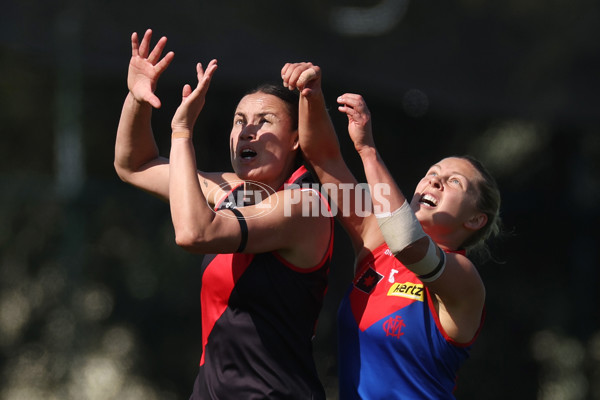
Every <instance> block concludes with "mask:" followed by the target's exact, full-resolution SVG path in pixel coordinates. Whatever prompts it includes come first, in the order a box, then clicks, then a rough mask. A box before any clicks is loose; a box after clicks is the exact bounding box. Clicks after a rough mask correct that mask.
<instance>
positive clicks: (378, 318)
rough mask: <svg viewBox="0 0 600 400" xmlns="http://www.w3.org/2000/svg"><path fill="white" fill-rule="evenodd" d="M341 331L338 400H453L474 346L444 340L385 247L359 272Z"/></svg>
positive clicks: (426, 300)
mask: <svg viewBox="0 0 600 400" xmlns="http://www.w3.org/2000/svg"><path fill="white" fill-rule="evenodd" d="M482 321H483V316H482ZM338 329H339V338H338V340H339V342H338V343H339V380H340V400H349V399H352V400H353V399H361V400H372V399H402V400H405V399H407V400H425V399H432V400H444V399H454V395H453V391H454V388H455V385H456V374H457V371H458V369H459V368H460V366H461V364H462V363H463V362H464V361H465V360H466V359H467V358H468V357H469V350H470V347H471V345H472V343H473V341H474V340H475V338H474V339H473V341H471V342H470V343H456V342H455V341H453V340H452V339H451V338H449V337H448V336H447V335H446V333H445V332H444V330H443V328H442V327H441V325H440V321H439V318H438V315H437V313H436V311H435V308H434V306H433V303H432V300H431V295H430V293H429V292H428V290H427V288H426V287H424V286H423V283H421V281H420V280H419V279H418V278H417V277H416V276H415V274H413V273H412V272H410V271H409V270H408V269H407V268H406V267H404V265H402V263H400V262H399V261H398V260H397V259H396V258H395V257H394V255H393V254H392V252H391V251H390V250H389V248H388V246H387V245H386V244H385V243H384V244H383V245H381V246H380V247H378V248H377V249H375V251H373V252H372V253H371V254H370V255H369V256H367V257H365V258H364V259H363V260H361V262H360V263H359V265H357V268H356V275H355V278H354V281H353V284H352V285H351V287H350V289H349V290H348V292H347V293H346V295H345V297H344V299H343V300H342V303H341V305H340V308H339V310H338Z"/></svg>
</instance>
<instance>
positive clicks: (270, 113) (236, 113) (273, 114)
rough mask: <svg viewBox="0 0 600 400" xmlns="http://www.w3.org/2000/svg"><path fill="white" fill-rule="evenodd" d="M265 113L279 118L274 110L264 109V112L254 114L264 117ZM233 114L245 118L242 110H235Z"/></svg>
mask: <svg viewBox="0 0 600 400" xmlns="http://www.w3.org/2000/svg"><path fill="white" fill-rule="evenodd" d="M267 115H272V116H273V117H275V118H279V117H278V116H277V114H276V113H275V112H274V111H264V112H260V113H258V114H256V116H258V117H265V116H267ZM234 116H240V117H244V118H246V113H245V112H243V111H236V112H235V114H234Z"/></svg>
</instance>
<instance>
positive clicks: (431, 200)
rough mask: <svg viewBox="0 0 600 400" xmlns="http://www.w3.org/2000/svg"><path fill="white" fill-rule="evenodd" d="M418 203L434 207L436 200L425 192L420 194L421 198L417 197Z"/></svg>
mask: <svg viewBox="0 0 600 400" xmlns="http://www.w3.org/2000/svg"><path fill="white" fill-rule="evenodd" d="M419 203H420V204H426V205H428V206H429V207H436V206H437V203H438V200H437V199H436V198H435V197H433V196H432V195H430V194H427V193H426V194H424V195H423V196H421V198H420V199H419Z"/></svg>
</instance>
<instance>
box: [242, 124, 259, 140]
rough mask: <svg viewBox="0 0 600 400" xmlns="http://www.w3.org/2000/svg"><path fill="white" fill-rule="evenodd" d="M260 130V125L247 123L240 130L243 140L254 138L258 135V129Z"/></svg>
mask: <svg viewBox="0 0 600 400" xmlns="http://www.w3.org/2000/svg"><path fill="white" fill-rule="evenodd" d="M257 130H258V126H256V125H253V124H247V125H246V126H244V127H243V128H242V130H241V132H240V139H243V140H252V139H254V138H255V137H256V131H257Z"/></svg>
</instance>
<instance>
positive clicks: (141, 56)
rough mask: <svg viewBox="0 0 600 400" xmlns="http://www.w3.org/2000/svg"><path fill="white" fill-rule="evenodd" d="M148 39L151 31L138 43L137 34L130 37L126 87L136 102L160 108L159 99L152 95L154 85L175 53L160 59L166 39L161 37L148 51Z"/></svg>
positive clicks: (154, 88) (150, 36)
mask: <svg viewBox="0 0 600 400" xmlns="http://www.w3.org/2000/svg"><path fill="white" fill-rule="evenodd" d="M150 39H152V30H151V29H148V30H147V31H146V33H145V34H144V37H143V38H142V42H141V43H139V42H138V34H137V33H136V32H134V33H133V34H132V35H131V60H130V61H129V72H128V74H127V87H128V88H129V91H130V92H131V94H132V95H133V97H134V98H135V99H136V100H137V101H138V102H146V103H149V104H150V105H151V106H152V107H154V108H160V106H161V102H160V99H159V98H158V97H157V96H156V95H155V94H154V91H155V90H156V84H157V82H158V78H159V77H160V75H161V74H162V73H163V72H164V71H165V70H166V69H167V67H168V66H169V64H170V63H171V61H173V57H174V56H175V53H173V52H172V51H170V52H168V53H167V54H166V55H165V56H164V57H163V58H162V59H161V58H160V57H161V55H162V52H163V50H164V49H165V45H166V44H167V38H166V37H164V36H163V37H162V38H160V40H159V41H158V43H156V46H154V49H152V51H150Z"/></svg>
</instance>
